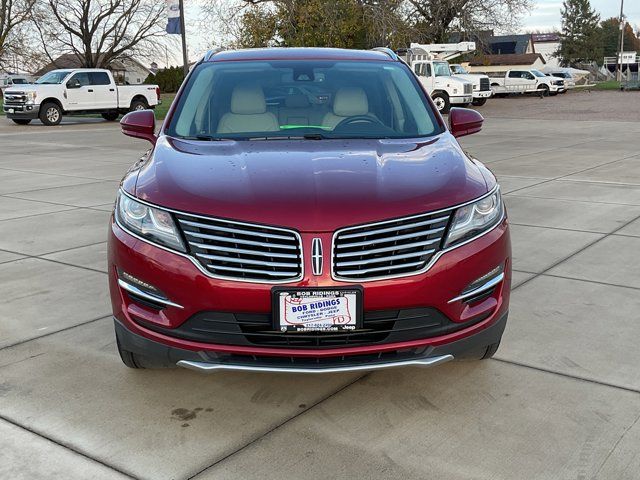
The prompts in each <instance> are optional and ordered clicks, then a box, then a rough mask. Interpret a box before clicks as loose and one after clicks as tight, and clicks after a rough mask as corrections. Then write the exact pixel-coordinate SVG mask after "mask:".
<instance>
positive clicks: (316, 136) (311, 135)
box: [304, 133, 329, 140]
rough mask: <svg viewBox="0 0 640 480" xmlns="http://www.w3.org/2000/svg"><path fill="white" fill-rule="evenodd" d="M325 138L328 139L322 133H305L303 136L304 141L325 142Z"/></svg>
mask: <svg viewBox="0 0 640 480" xmlns="http://www.w3.org/2000/svg"><path fill="white" fill-rule="evenodd" d="M327 138H329V137H327V136H326V135H325V134H323V133H305V134H304V139H305V140H325V139H327Z"/></svg>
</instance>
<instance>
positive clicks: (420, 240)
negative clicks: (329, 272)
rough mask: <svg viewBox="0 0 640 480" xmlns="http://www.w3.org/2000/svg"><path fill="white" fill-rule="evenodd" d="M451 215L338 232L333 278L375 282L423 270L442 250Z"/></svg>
mask: <svg viewBox="0 0 640 480" xmlns="http://www.w3.org/2000/svg"><path fill="white" fill-rule="evenodd" d="M450 216H451V211H446V212H440V213H433V214H425V215H417V216H413V217H407V218H402V219H398V220H389V221H386V222H380V223H375V224H370V225H364V226H359V227H350V228H346V229H343V230H340V231H339V232H337V233H336V234H335V236H334V239H333V275H334V277H336V278H337V279H345V280H369V279H371V280H375V279H379V278H383V277H394V276H401V275H410V274H413V273H416V272H418V271H420V270H422V269H423V268H424V267H426V266H427V264H428V263H429V260H431V258H432V257H433V255H435V253H436V252H437V251H438V250H439V249H440V247H441V244H442V237H443V236H444V233H445V229H446V228H447V224H448V223H449V218H450Z"/></svg>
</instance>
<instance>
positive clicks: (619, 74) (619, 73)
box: [616, 0, 625, 82]
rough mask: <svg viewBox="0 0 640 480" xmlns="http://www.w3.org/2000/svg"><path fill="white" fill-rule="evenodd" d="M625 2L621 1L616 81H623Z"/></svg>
mask: <svg viewBox="0 0 640 480" xmlns="http://www.w3.org/2000/svg"><path fill="white" fill-rule="evenodd" d="M623 9H624V0H620V50H619V51H618V64H617V71H616V80H617V81H618V82H621V81H622V52H623V51H624V27H625V25H624V13H623Z"/></svg>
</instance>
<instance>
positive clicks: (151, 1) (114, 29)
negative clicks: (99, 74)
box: [34, 0, 164, 67]
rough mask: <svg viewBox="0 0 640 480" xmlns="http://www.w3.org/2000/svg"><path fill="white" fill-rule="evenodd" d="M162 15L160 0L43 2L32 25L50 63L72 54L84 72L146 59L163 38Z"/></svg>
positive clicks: (162, 5)
mask: <svg viewBox="0 0 640 480" xmlns="http://www.w3.org/2000/svg"><path fill="white" fill-rule="evenodd" d="M163 12H164V2H163V1H162V0H46V1H42V0H41V1H40V2H39V8H38V9H37V11H36V12H35V13H34V24H35V27H36V29H37V31H38V34H39V37H40V41H41V43H42V48H43V50H44V51H45V53H46V55H47V56H48V57H49V59H50V60H52V61H53V60H54V59H55V57H56V56H58V55H60V54H62V53H70V54H73V55H75V56H76V57H77V58H78V59H79V60H80V63H81V64H82V65H83V66H84V67H106V66H108V65H109V64H110V63H111V62H112V61H113V60H114V59H116V58H123V57H130V56H133V55H140V56H147V54H148V53H150V50H151V49H152V48H153V46H154V40H155V39H157V38H158V37H160V36H162V35H164V29H163V26H164V25H163V20H164V19H163Z"/></svg>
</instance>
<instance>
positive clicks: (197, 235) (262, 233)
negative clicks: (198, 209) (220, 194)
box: [176, 214, 302, 282]
mask: <svg viewBox="0 0 640 480" xmlns="http://www.w3.org/2000/svg"><path fill="white" fill-rule="evenodd" d="M176 218H177V219H178V224H179V225H180V228H181V229H182V233H183V234H184V236H185V238H186V240H187V243H188V248H189V253H190V254H191V255H192V256H193V257H194V258H195V259H196V260H197V261H198V262H199V263H200V264H201V265H202V266H203V267H204V268H205V269H206V270H208V271H209V272H211V273H212V274H214V275H216V276H220V277H225V278H230V279H240V280H247V281H249V280H254V281H266V282H286V281H292V280H296V279H299V278H301V277H302V249H301V245H300V237H299V236H298V235H297V234H296V233H295V232H294V231H291V230H286V229H281V228H274V227H267V226H262V225H253V224H245V223H239V222H232V221H229V220H221V219H214V218H203V217H195V216H191V215H185V214H177V215H176Z"/></svg>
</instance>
